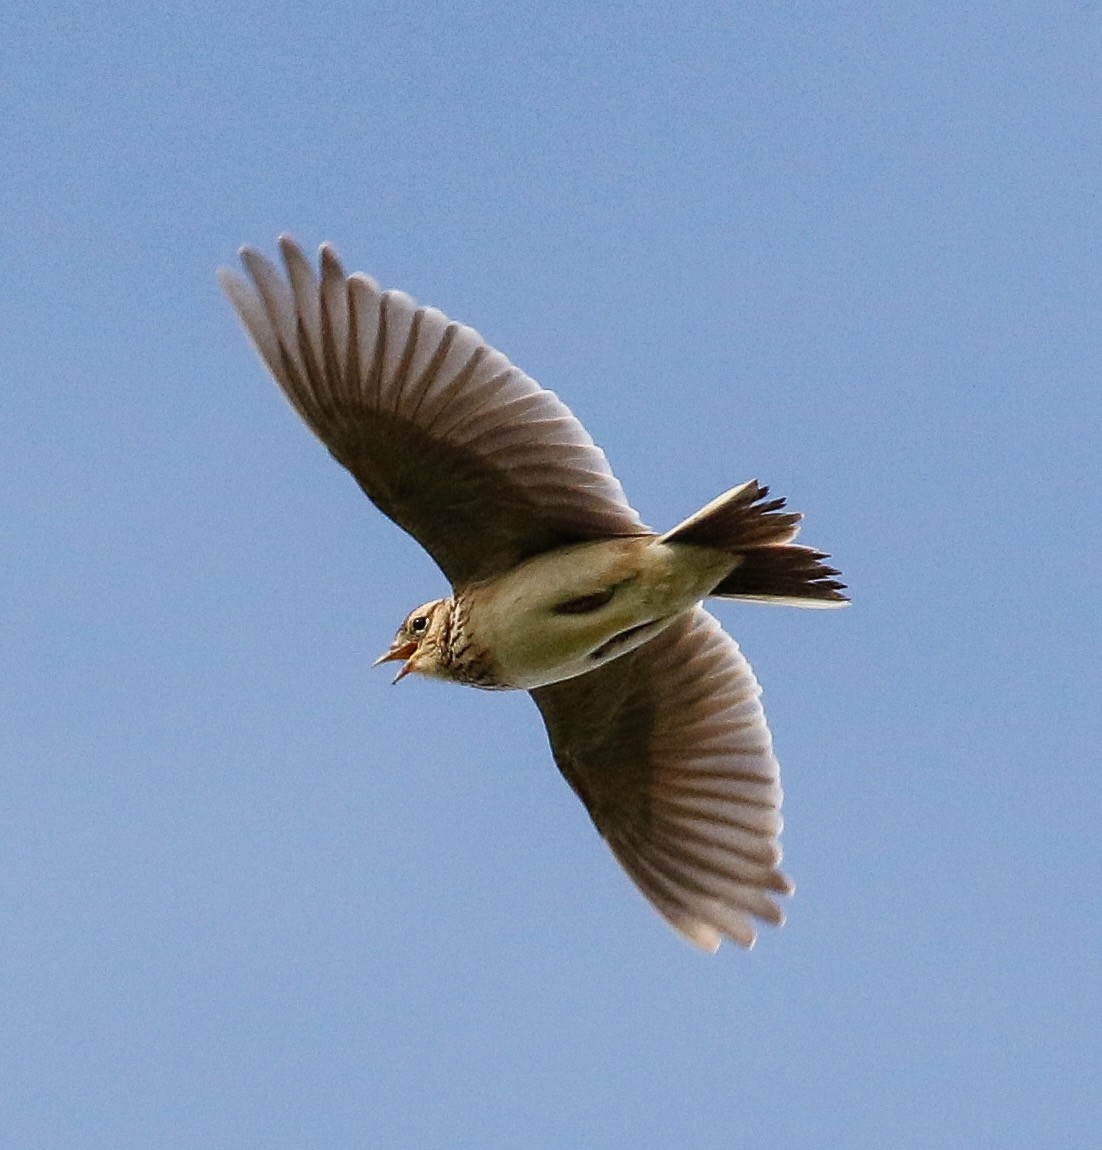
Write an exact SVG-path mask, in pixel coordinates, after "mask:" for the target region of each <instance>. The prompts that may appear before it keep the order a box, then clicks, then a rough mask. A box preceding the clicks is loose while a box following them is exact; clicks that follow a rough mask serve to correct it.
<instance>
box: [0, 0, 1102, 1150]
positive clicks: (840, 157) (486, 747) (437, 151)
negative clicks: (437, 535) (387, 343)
mask: <svg viewBox="0 0 1102 1150" xmlns="http://www.w3.org/2000/svg"><path fill="white" fill-rule="evenodd" d="M1100 74H1102V6H1100V5H1099V4H1097V3H1093V2H1087V0H1043V2H1042V0H1037V2H1034V3H1028V2H1022V3H1004V4H977V3H969V2H967V0H964V2H961V0H953V2H942V0H934V2H927V3H898V2H892V3H888V2H885V3H855V2H854V3H846V2H838V3H829V4H828V3H821V4H819V3H815V4H813V3H775V4H773V3H770V4H762V3H756V2H755V3H749V2H742V0H738V2H728V3H715V4H703V3H692V2H689V3H685V2H680V3H672V2H671V3H666V4H642V5H629V4H612V3H593V4H582V5H555V4H548V3H546V2H542V3H527V2H520V3H518V2H517V0H511V2H509V3H499V4H493V3H487V4H459V3H454V4H441V3H432V2H430V0H424V2H421V3H417V4H395V3H392V4H372V3H351V2H348V3H334V2H328V3H319V4H311V5H305V4H304V5H301V6H296V5H291V4H285V5H278V4H263V3H241V4H233V5H220V4H215V5H213V6H212V5H206V4H191V5H187V4H185V5H171V6H169V5H164V4H149V3H136V2H135V3H131V4H124V3H115V4H112V3H103V4H88V3H77V2H75V0H60V2H56V3H49V4H46V3H41V2H20V0H13V2H12V3H9V4H8V6H7V7H6V10H5V15H4V33H3V37H2V40H0V76H2V77H3V78H2V80H0V145H2V148H3V163H2V165H0V257H2V268H3V278H4V287H3V288H2V289H0V364H2V367H0V375H2V383H3V386H2V388H0V1145H3V1146H4V1147H5V1150H23V1148H26V1150H31V1148H33V1150H54V1148H56V1150H83V1148H85V1147H89V1148H100V1147H109V1148H116V1147H120V1148H131V1147H132V1148H135V1150H137V1148H142V1150H145V1148H149V1147H156V1148H157V1150H177V1148H179V1150H184V1148H195V1150H199V1148H203V1150H210V1148H215V1150H217V1148H222V1147H227V1148H228V1147H253V1146H255V1147H265V1148H266V1150H283V1148H288V1150H290V1148H295V1150H300V1148H314V1147H375V1146H379V1147H401V1148H406V1147H412V1148H422V1147H423V1148H433V1150H440V1148H446V1147H456V1148H459V1147H499V1146H503V1147H536V1148H540V1150H542V1148H545V1147H546V1148H551V1147H554V1148H558V1147H587V1148H588V1147H602V1148H603V1147H610V1148H616V1150H664V1148H669V1147H681V1146H692V1147H695V1148H703V1150H729V1148H732V1147H741V1146H769V1147H781V1148H787V1147H800V1148H815V1150H819V1148H822V1150H827V1148H835V1147H846V1148H847V1150H864V1148H869V1150H881V1148H883V1147H899V1148H906V1150H910V1148H918V1147H929V1148H935V1147H936V1148H944V1147H969V1148H972V1147H992V1148H998V1150H1009V1148H1017V1147H1021V1148H1027V1147H1028V1148H1031V1150H1035V1148H1038V1147H1042V1148H1045V1147H1086V1146H1092V1145H1095V1144H1097V1143H1096V1139H1097V1138H1098V1131H1099V1127H1100V1121H1102V1120H1100V1117H1099V1115H1100V1114H1102V900H1100V895H1099V891H1100V889H1102V845H1100V827H1102V788H1100V783H1099V747H1100V745H1102V700H1100V678H1102V674H1100V667H1102V660H1100V650H1099V648H1100V633H1102V627H1100V624H1099V571H1100V569H1102V547H1100V531H1099V520H1100V513H1099V507H1100V505H1102V462H1100V440H1102V400H1100V398H1099V378H1100V368H1102V338H1100V332H1102V115H1100V100H1102V96H1100V93H1102V88H1100V86H1099V76H1100ZM283 230H289V231H291V232H293V233H294V234H296V235H297V236H298V237H299V238H300V239H301V240H302V241H304V242H305V243H307V244H310V245H316V244H317V243H318V242H319V241H321V240H323V239H326V240H331V241H333V242H334V243H335V244H336V245H337V247H338V249H339V250H340V252H341V254H342V256H343V257H344V259H345V261H346V264H347V266H348V267H349V268H350V269H362V270H364V271H366V272H369V273H370V274H372V275H373V276H375V277H376V278H377V279H379V280H380V281H381V282H382V283H383V284H384V286H390V287H400V288H403V289H405V290H406V291H408V292H410V293H411V294H413V295H415V296H416V297H417V298H418V299H420V300H422V301H424V302H426V303H432V304H435V305H436V306H438V307H441V308H443V309H444V310H446V311H447V312H449V313H450V314H451V315H453V316H454V317H456V318H458V319H461V320H463V321H466V322H468V323H471V324H473V325H474V326H476V327H478V328H479V329H480V330H481V331H483V332H484V334H485V335H486V336H487V337H488V338H489V339H490V340H491V341H492V342H494V343H495V344H496V345H497V346H499V347H500V348H501V349H502V350H504V351H505V352H506V353H507V354H509V355H510V356H511V357H512V358H513V359H514V360H515V361H516V362H517V363H518V364H519V365H521V366H522V367H523V368H524V369H525V370H527V371H528V372H529V373H530V374H532V375H533V376H535V377H536V378H537V379H539V380H540V381H541V382H542V383H543V384H544V385H546V386H548V387H551V388H553V389H554V390H555V391H557V392H558V393H559V394H560V395H561V396H562V397H563V399H564V400H565V401H566V402H567V403H568V404H569V405H570V406H571V407H572V408H573V410H574V411H575V412H576V413H577V414H578V415H579V416H580V417H581V418H582V419H583V420H584V421H585V423H586V424H587V426H588V427H589V429H590V430H591V432H592V433H593V435H594V437H595V438H596V439H597V441H598V442H599V443H600V444H601V445H602V446H603V447H604V448H605V450H606V452H607V453H608V456H609V459H610V460H611V463H612V465H613V467H614V468H615V469H616V471H617V473H618V474H619V476H620V478H621V479H622V480H623V482H624V484H625V487H626V488H627V490H628V493H629V495H630V497H631V499H632V502H633V503H634V504H635V506H636V507H638V508H639V509H640V511H641V512H642V514H643V515H644V517H645V518H646V519H647V520H648V521H649V522H650V523H652V524H654V525H655V526H657V527H668V526H670V525H672V524H673V523H674V522H676V521H677V520H678V519H680V518H681V517H683V516H684V515H686V514H688V513H689V512H691V511H693V510H695V509H696V508H697V507H698V506H699V505H700V504H702V503H704V502H705V501H706V500H707V499H709V498H711V497H712V496H713V495H715V494H716V493H718V492H719V491H721V490H723V489H724V488H726V487H729V486H731V485H733V484H735V483H738V482H741V481H743V480H746V479H750V478H754V477H757V478H759V479H760V480H762V481H763V482H767V483H769V484H771V485H772V487H773V489H774V490H775V491H776V492H777V493H778V494H783V495H786V496H788V498H789V499H790V501H791V503H792V505H793V506H794V507H796V508H797V509H799V510H802V511H804V512H805V513H806V514H807V523H806V527H805V532H804V536H803V537H802V538H804V539H805V540H806V541H807V542H810V543H812V544H814V545H816V546H819V547H821V548H823V549H824V550H827V551H830V552H831V553H832V554H833V555H834V556H835V561H836V563H837V565H838V566H839V567H840V568H841V569H842V570H843V572H844V574H845V576H846V578H847V581H848V582H849V584H850V586H851V588H852V593H853V596H854V606H853V607H852V608H851V609H849V610H848V611H846V612H834V613H829V612H797V611H791V610H789V611H786V610H782V609H768V608H765V607H758V606H754V605H737V604H728V605H722V606H720V608H719V610H718V613H719V615H720V616H721V618H722V619H723V621H724V623H725V624H726V626H727V627H728V629H729V630H730V631H731V632H732V633H733V634H734V635H735V636H736V638H738V640H739V641H740V643H741V644H742V646H743V649H744V650H745V652H746V653H747V655H748V656H749V658H750V660H751V662H752V663H753V665H754V667H755V669H756V670H757V672H758V675H759V677H760V678H761V680H762V682H763V685H764V688H765V702H766V709H767V713H768V715H769V717H770V721H771V724H772V727H773V730H774V734H775V738H776V745H777V750H778V754H779V756H780V759H781V762H782V765H783V779H784V783H785V788H786V802H785V812H786V816H787V820H788V822H787V829H786V832H785V846H786V869H787V870H788V872H789V873H790V874H791V875H792V876H793V877H794V879H795V880H796V882H797V892H796V895H795V897H794V898H793V899H792V900H791V902H790V904H789V907H788V910H789V922H788V925H787V926H786V927H785V928H784V929H783V930H782V931H779V932H776V931H771V930H768V929H767V930H766V931H765V932H764V934H763V937H762V938H761V940H760V941H759V943H758V946H757V948H756V949H755V950H754V951H753V952H751V953H749V954H745V953H742V952H740V951H737V950H735V949H733V948H724V949H723V950H722V951H721V952H720V954H718V955H717V956H715V957H708V956H704V955H701V954H699V953H697V952H696V951H694V950H693V949H691V948H690V947H688V946H686V945H685V944H684V943H683V942H681V941H680V940H679V939H678V938H677V937H676V936H675V935H673V934H672V933H671V932H670V931H668V930H667V928H666V927H665V926H664V925H663V924H662V923H661V922H660V920H659V919H658V918H657V916H656V915H655V914H654V913H653V912H652V911H651V910H650V908H649V907H648V906H647V905H646V904H645V903H644V901H643V900H642V898H641V897H639V895H638V894H637V893H636V892H635V890H634V889H633V888H632V886H631V885H630V883H629V882H628V880H627V879H626V878H625V877H624V876H623V875H622V874H621V872H620V871H619V869H618V867H617V866H616V865H615V863H614V862H613V860H612V858H611V856H610V855H609V854H608V852H607V851H606V849H605V847H604V846H603V844H602V843H601V841H600V840H599V838H598V836H597V835H596V833H595V832H594V831H593V830H592V828H591V826H590V825H589V822H588V819H587V818H586V816H585V813H584V811H583V809H582V807H581V805H580V804H579V803H578V801H577V800H576V799H575V798H574V796H573V795H572V794H571V793H570V791H569V789H568V787H567V786H566V784H565V783H564V782H563V780H562V779H561V778H560V777H559V776H558V775H557V773H556V771H555V769H554V767H553V765H552V763H551V758H550V754H549V752H548V749H547V746H546V742H545V736H544V733H543V730H542V727H541V724H540V722H539V719H538V716H537V714H536V711H535V708H534V707H533V706H532V705H531V703H530V701H529V700H528V699H527V698H525V697H524V696H523V695H520V694H517V695H510V696H503V695H496V696H495V695H486V694H482V693H480V692H475V691H467V690H462V689H459V688H454V687H448V686H445V685H441V684H433V683H430V682H421V681H408V680H407V681H406V682H404V683H403V684H402V685H401V686H400V687H395V688H392V687H391V686H390V685H389V680H390V676H389V675H388V674H387V672H386V670H385V669H380V670H376V671H372V670H371V669H370V663H371V660H372V659H373V658H374V656H375V655H376V654H378V653H379V652H380V651H381V650H382V649H383V648H384V647H385V646H386V644H387V643H388V642H389V640H390V638H391V635H392V634H393V631H394V628H395V627H396V625H397V624H398V622H400V620H401V618H402V617H403V615H404V614H405V612H406V611H407V610H408V609H409V608H411V607H413V606H415V605H416V604H418V603H420V602H422V601H424V600H425V599H428V598H431V597H432V596H434V595H436V594H439V593H440V592H441V590H442V588H443V581H442V577H441V576H440V575H439V573H438V572H437V571H436V569H435V568H434V567H433V565H432V563H431V561H430V560H429V559H428V557H427V556H426V555H424V554H423V553H422V552H421V551H420V550H419V549H418V547H417V545H416V544H415V543H414V542H413V541H412V540H411V539H409V538H407V537H405V536H404V535H402V534H401V532H399V531H398V530H397V529H396V528H395V527H393V526H392V525H391V524H390V523H389V522H388V521H386V520H385V519H383V517H382V516H381V515H380V514H379V513H378V512H376V511H375V510H374V509H373V508H372V507H371V506H370V504H368V503H367V501H366V500H364V499H363V497H362V496H361V495H360V494H359V492H358V491H357V489H356V488H355V486H354V484H353V483H352V481H351V480H350V479H349V478H348V477H347V476H346V475H345V474H344V473H343V472H342V471H341V470H340V469H339V468H338V467H337V465H336V464H334V463H333V462H332V461H331V460H330V459H329V457H328V456H327V455H326V453H325V451H324V450H323V449H322V448H321V447H320V445H318V444H317V443H316V442H315V441H314V440H313V439H312V438H311V437H310V435H309V434H308V433H307V432H306V430H305V429H304V427H303V426H302V425H301V424H300V421H299V419H298V418H297V416H295V414H294V413H293V412H292V411H291V410H290V408H289V407H288V405H287V404H286V403H285V401H284V400H283V399H282V397H281V396H280V395H279V394H278V392H277V390H276V388H275V386H274V384H273V383H272V382H271V381H270V379H269V378H268V377H267V375H266V373H265V372H264V371H263V369H262V368H261V366H260V364H259V362H258V360H257V359H256V357H255V355H254V353H253V351H252V349H251V348H250V346H249V345H248V344H247V342H246V340H245V338H244V336H243V334H242V332H241V330H240V328H239V326H238V323H237V321H236V319H235V317H234V316H233V315H232V313H231V311H230V309H229V307H228V306H227V305H226V303H225V302H224V300H223V299H222V298H221V296H220V294H219V292H218V289H217V286H216V282H215V276H214V273H215V268H216V267H217V266H218V265H219V264H221V263H229V262H232V261H233V260H234V258H235V252H236V248H237V246H238V245H239V244H241V243H245V242H248V243H254V244H258V245H261V246H263V247H265V248H266V249H267V250H268V251H269V252H271V251H272V250H273V248H274V241H275V238H276V236H277V234H278V233H279V232H280V231H283Z"/></svg>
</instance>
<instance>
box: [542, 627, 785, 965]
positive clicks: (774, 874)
mask: <svg viewBox="0 0 1102 1150" xmlns="http://www.w3.org/2000/svg"><path fill="white" fill-rule="evenodd" d="M760 694H761V688H760V687H759V686H758V683H757V680H756V679H755V678H754V674H753V672H752V671H751V670H750V665H749V664H748V663H747V662H746V659H745V658H744V657H743V656H742V654H741V653H740V651H739V649H738V646H737V645H736V643H735V641H734V640H733V639H732V638H731V637H730V636H729V635H727V634H726V633H725V632H724V630H723V628H722V627H721V626H720V625H719V623H718V622H717V621H716V619H715V618H713V616H711V615H709V614H708V612H707V611H705V610H703V609H702V608H696V609H694V610H691V611H687V612H686V613H685V614H684V615H682V616H681V617H679V618H678V619H677V620H676V621H675V622H674V623H673V624H672V625H671V626H670V627H668V628H667V629H666V630H665V631H663V632H662V633H661V634H660V635H658V636H657V637H656V638H654V639H651V640H650V641H649V642H648V643H645V644H643V646H641V647H639V648H637V649H636V650H635V651H633V652H631V653H630V654H627V655H624V656H622V657H621V658H619V659H615V660H613V661H612V662H611V663H607V664H605V665H604V666H603V667H600V668H598V669H597V670H595V671H590V672H589V673H588V674H585V675H580V676H578V677H577V678H575V679H567V680H565V681H564V682H560V683H554V684H552V685H551V686H548V687H540V688H537V689H536V690H534V691H533V692H532V696H533V698H534V699H535V701H536V705H537V706H538V707H539V709H540V711H541V712H542V714H543V719H544V722H545V723H546V724H547V731H548V735H549V736H550V739H551V748H552V751H553V752H554V755H555V762H556V763H557V764H558V766H559V769H560V770H561V771H562V773H563V774H564V775H565V776H566V778H567V781H568V782H569V783H570V785H571V786H572V787H573V788H574V790H575V791H576V792H577V793H578V796H579V797H580V798H581V800H582V802H583V803H585V805H586V808H587V809H588V811H589V814H590V816H591V817H592V819H593V822H594V823H595V824H596V826H597V829H598V830H599V831H600V832H601V834H602V835H603V836H604V838H605V840H606V841H607V843H608V845H609V846H610V847H611V848H612V852H613V854H615V856H616V857H617V858H618V859H619V860H620V863H621V864H622V865H623V867H624V869H625V870H626V871H627V872H628V874H629V875H630V876H631V877H632V879H633V880H634V881H635V883H636V884H637V885H638V886H639V889H640V890H641V891H642V892H643V894H645V895H646V896H647V898H648V899H650V901H651V903H653V904H654V906H655V908H656V909H657V910H658V912H659V913H660V914H661V915H662V916H663V917H664V918H665V919H666V920H667V921H668V922H669V923H670V924H671V925H672V926H673V927H674V928H675V929H676V930H678V931H679V932H680V933H681V934H683V935H684V936H685V937H686V938H688V939H689V940H690V941H691V942H694V943H696V945H697V946H700V947H703V948H705V949H707V950H715V949H716V948H717V947H718V946H719V944H720V941H721V940H722V938H723V937H724V936H726V937H727V938H730V939H732V940H733V941H735V942H737V943H739V944H741V945H742V946H747V947H748V946H752V945H753V943H754V939H755V937H756V935H755V930H754V922H753V919H754V918H759V919H763V920H764V921H766V922H771V923H775V924H776V925H778V926H779V925H780V924H781V923H782V922H783V921H784V915H783V913H782V912H781V909H780V907H779V906H778V905H777V903H776V902H775V901H774V900H773V899H772V898H771V897H770V896H771V894H773V893H774V892H776V893H780V894H789V893H791V891H792V886H791V884H790V883H789V881H788V879H786V878H785V877H784V875H782V874H781V873H780V871H778V870H777V865H778V863H779V862H780V858H781V851H780V845H779V843H778V835H779V834H780V830H781V816H780V805H781V788H780V782H779V767H778V764H777V760H776V758H775V757H774V755H773V750H772V739H771V737H770V734H769V728H768V727H767V726H766V724H765V715H764V713H763V711H762V708H761V703H760V702H759V701H758V696H759V695H760Z"/></svg>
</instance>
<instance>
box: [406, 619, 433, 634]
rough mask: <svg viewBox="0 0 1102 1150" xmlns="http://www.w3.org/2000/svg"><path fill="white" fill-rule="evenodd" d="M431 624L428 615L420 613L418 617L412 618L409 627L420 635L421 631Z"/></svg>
mask: <svg viewBox="0 0 1102 1150" xmlns="http://www.w3.org/2000/svg"><path fill="white" fill-rule="evenodd" d="M428 625H429V619H428V616H427V615H418V616H417V618H416V619H411V620H410V623H409V629H410V630H411V631H412V632H413V633H414V634H415V635H420V634H421V632H422V631H423V630H424V629H425V628H426V627H427V626H428Z"/></svg>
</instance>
